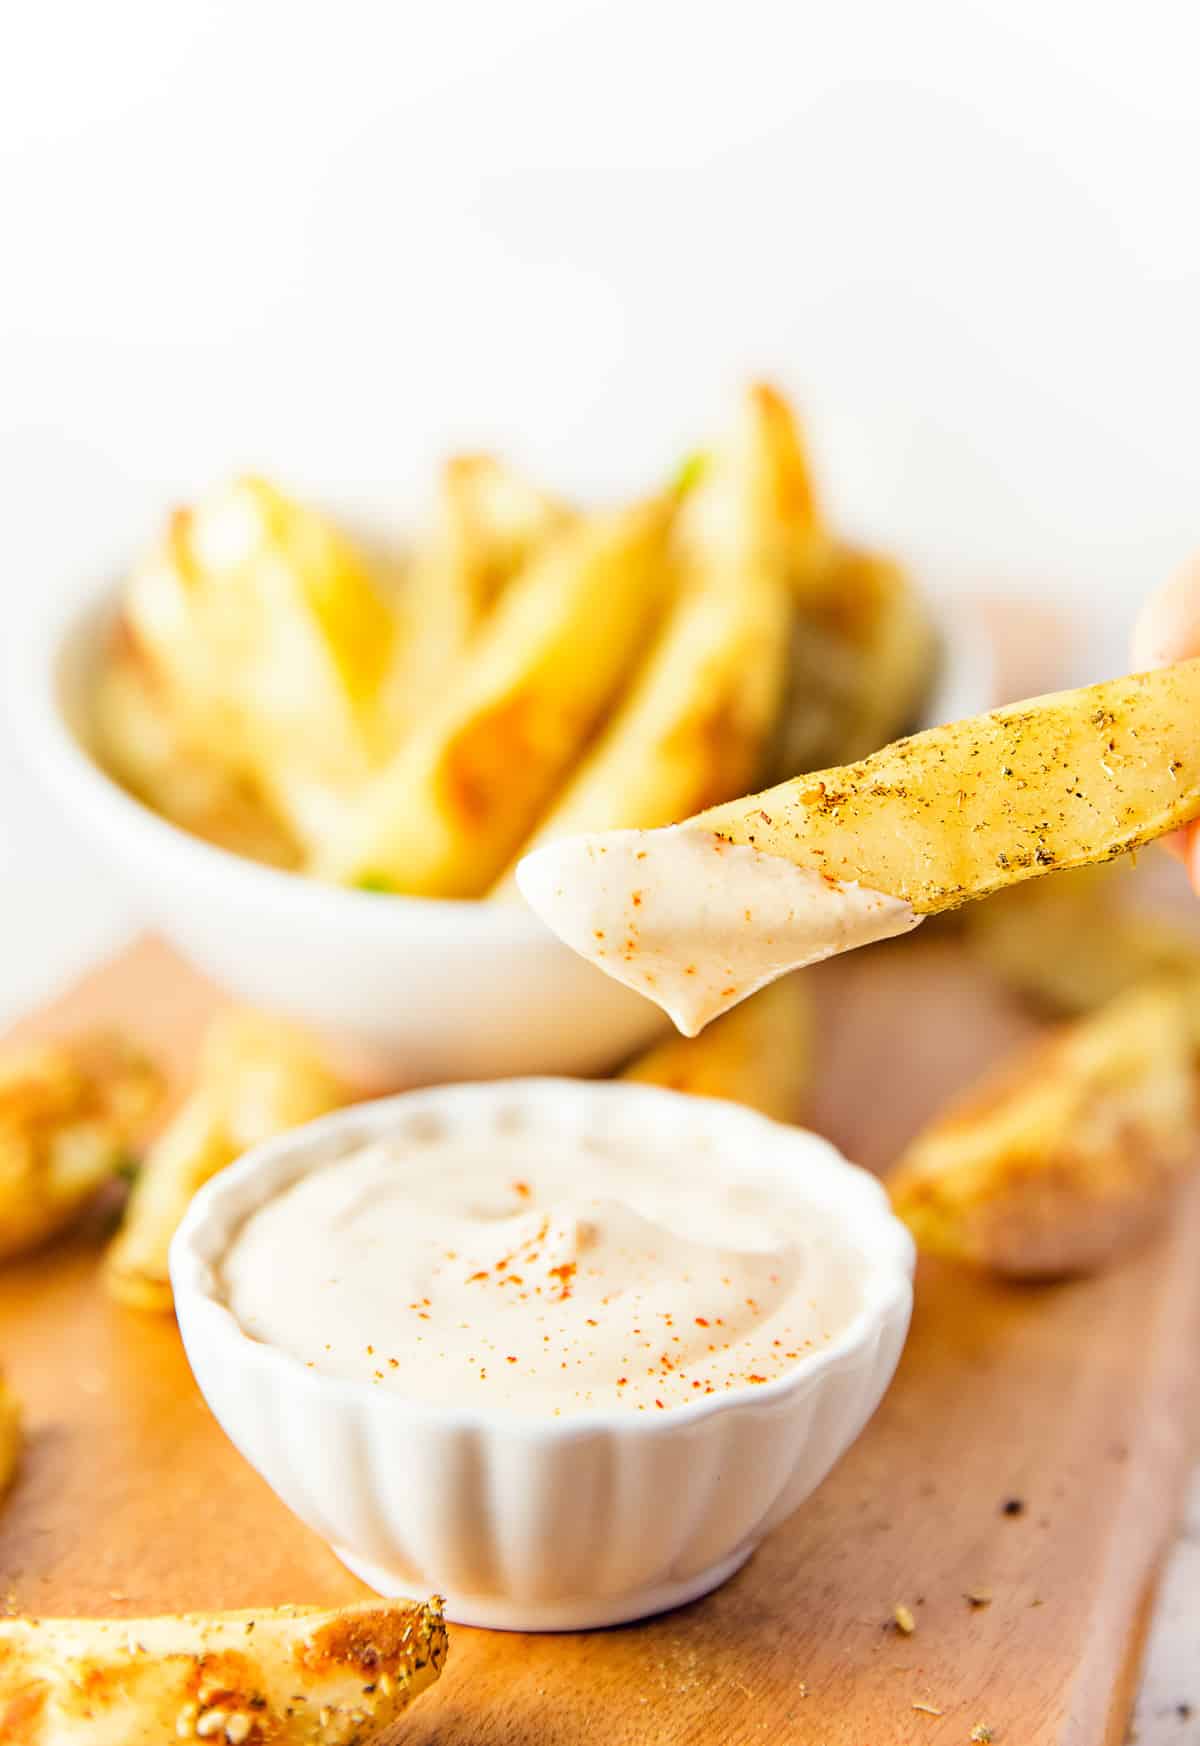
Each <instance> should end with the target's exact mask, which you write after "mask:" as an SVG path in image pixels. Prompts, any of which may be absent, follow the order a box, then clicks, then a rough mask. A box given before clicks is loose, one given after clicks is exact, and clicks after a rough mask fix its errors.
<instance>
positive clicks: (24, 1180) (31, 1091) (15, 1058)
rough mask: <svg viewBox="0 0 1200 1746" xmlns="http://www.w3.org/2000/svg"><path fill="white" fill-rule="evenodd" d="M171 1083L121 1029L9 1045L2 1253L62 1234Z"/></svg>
mask: <svg viewBox="0 0 1200 1746" xmlns="http://www.w3.org/2000/svg"><path fill="white" fill-rule="evenodd" d="M162 1093H163V1082H162V1079H161V1077H160V1075H159V1073H158V1072H157V1070H156V1069H155V1068H154V1067H153V1066H152V1065H151V1063H150V1061H149V1060H148V1059H147V1058H146V1056H145V1055H143V1054H142V1053H141V1051H140V1050H139V1049H137V1048H135V1047H133V1045H132V1044H129V1043H127V1042H125V1041H124V1040H123V1039H122V1038H120V1037H118V1036H110V1035H107V1034H103V1033H100V1034H96V1035H93V1036H81V1037H78V1038H75V1039H74V1040H72V1041H68V1042H61V1043H42V1044H30V1045H27V1046H16V1047H12V1048H9V1049H8V1050H6V1051H4V1053H3V1054H2V1055H0V1261H6V1260H8V1259H10V1258H11V1257H12V1256H14V1255H23V1254H25V1253H26V1252H27V1251H28V1250H30V1249H34V1248H37V1247H38V1245H39V1244H41V1243H44V1242H47V1241H48V1240H49V1239H50V1238H51V1237H54V1236H57V1235H58V1233H59V1232H60V1231H63V1230H65V1229H66V1228H67V1226H68V1225H70V1224H71V1223H72V1222H73V1221H74V1220H75V1219H76V1218H77V1217H78V1216H79V1214H80V1212H81V1211H82V1210H83V1208H84V1207H85V1206H86V1205H87V1203H88V1202H89V1201H90V1200H92V1199H93V1198H94V1196H95V1195H96V1193H97V1191H98V1190H99V1189H100V1188H102V1187H103V1186H104V1184H105V1183H106V1182H108V1181H110V1180H111V1179H112V1178H113V1177H114V1175H115V1174H116V1172H117V1170H118V1169H119V1168H120V1166H121V1165H122V1164H123V1163H125V1162H126V1160H127V1159H128V1156H129V1151H130V1147H131V1146H132V1145H133V1144H134V1142H135V1141H136V1140H137V1139H138V1138H139V1137H140V1136H141V1134H142V1132H143V1130H144V1129H145V1128H146V1125H147V1123H148V1122H149V1120H150V1118H151V1116H152V1115H153V1113H154V1111H155V1108H156V1107H157V1105H158V1103H159V1100H160V1098H161V1097H162Z"/></svg>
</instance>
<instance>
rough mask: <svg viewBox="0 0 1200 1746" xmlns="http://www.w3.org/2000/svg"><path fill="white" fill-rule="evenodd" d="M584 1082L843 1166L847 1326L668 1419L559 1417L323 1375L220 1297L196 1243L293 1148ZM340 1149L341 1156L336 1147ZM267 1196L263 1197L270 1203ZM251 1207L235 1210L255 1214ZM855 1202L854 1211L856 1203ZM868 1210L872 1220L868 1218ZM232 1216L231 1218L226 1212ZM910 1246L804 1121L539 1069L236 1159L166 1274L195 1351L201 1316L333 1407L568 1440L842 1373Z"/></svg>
mask: <svg viewBox="0 0 1200 1746" xmlns="http://www.w3.org/2000/svg"><path fill="white" fill-rule="evenodd" d="M565 1086H571V1087H574V1088H577V1090H578V1091H580V1092H581V1093H582V1095H584V1096H596V1097H600V1098H610V1099H615V1098H620V1099H622V1100H626V1101H633V1100H647V1101H651V1100H652V1101H654V1102H655V1103H657V1104H658V1105H659V1107H660V1108H666V1107H667V1106H668V1104H669V1103H673V1104H677V1105H679V1106H682V1107H684V1108H688V1109H691V1110H693V1112H694V1109H695V1106H697V1105H700V1106H702V1107H704V1108H705V1109H706V1110H707V1112H708V1115H707V1117H706V1119H707V1120H709V1121H712V1120H716V1121H717V1122H726V1123H727V1124H728V1125H731V1126H732V1125H738V1124H744V1126H745V1129H746V1131H747V1132H754V1131H755V1130H757V1131H758V1132H759V1133H760V1134H761V1133H764V1132H767V1133H770V1132H774V1133H776V1134H777V1135H778V1136H781V1137H782V1138H781V1140H780V1141H779V1142H778V1143H780V1144H787V1145H791V1144H796V1145H798V1146H802V1147H803V1148H804V1149H805V1150H806V1151H808V1152H809V1154H810V1156H809V1159H808V1161H807V1162H808V1165H809V1166H810V1167H811V1165H812V1164H813V1163H814V1162H816V1163H818V1165H819V1167H820V1168H822V1169H826V1170H829V1171H830V1172H831V1173H833V1172H836V1173H838V1175H839V1177H840V1180H841V1182H842V1184H843V1185H844V1186H845V1187H846V1188H847V1189H848V1190H849V1192H850V1194H851V1195H852V1197H853V1198H854V1200H855V1201H857V1203H858V1204H857V1205H856V1206H855V1207H854V1208H853V1211H854V1214H855V1215H856V1219H857V1220H859V1221H860V1222H857V1223H856V1225H855V1229H854V1232H853V1234H852V1236H851V1237H850V1240H848V1241H847V1244H846V1246H847V1248H848V1249H850V1250H852V1251H856V1252H857V1253H858V1254H859V1255H860V1256H862V1257H863V1258H864V1260H865V1262H866V1266H865V1268H864V1281H863V1301H862V1303H861V1304H860V1306H859V1307H858V1309H857V1310H856V1311H855V1312H854V1314H853V1315H852V1316H851V1318H850V1320H849V1321H848V1322H847V1324H846V1326H845V1327H844V1328H843V1329H842V1330H841V1331H840V1332H839V1333H838V1334H837V1335H836V1336H835V1337H834V1338H833V1339H832V1340H830V1341H829V1342H828V1343H827V1344H826V1345H824V1346H822V1347H821V1348H820V1350H818V1351H815V1352H812V1353H808V1354H806V1355H805V1356H804V1357H803V1358H801V1359H799V1360H798V1361H797V1362H796V1363H794V1364H793V1365H791V1366H790V1368H789V1369H788V1370H786V1371H785V1372H784V1373H783V1374H782V1375H780V1376H778V1377H776V1378H775V1379H773V1380H772V1381H771V1382H767V1383H759V1384H755V1385H753V1386H750V1385H747V1386H746V1387H745V1388H736V1389H731V1390H728V1391H726V1392H724V1393H722V1394H720V1395H714V1396H706V1397H705V1398H704V1399H701V1400H698V1401H695V1402H687V1403H685V1404H684V1405H682V1406H677V1407H672V1408H671V1409H670V1411H669V1412H667V1413H664V1414H662V1415H658V1414H654V1415H643V1414H638V1413H631V1412H622V1411H620V1410H612V1411H608V1410H605V1411H588V1412H586V1413H578V1414H574V1415H570V1416H564V1417H562V1418H553V1417H548V1418H543V1417H538V1416H536V1415H527V1414H524V1413H520V1412H517V1411H513V1410H511V1409H507V1408H504V1407H498V1406H497V1407H484V1406H476V1405H474V1404H469V1405H462V1404H458V1403H452V1404H445V1403H438V1402H431V1401H422V1400H419V1399H416V1398H413V1397H410V1396H405V1395H403V1394H400V1393H398V1392H397V1391H396V1390H393V1389H387V1390H384V1389H380V1388H378V1387H377V1386H376V1385H374V1384H373V1383H371V1382H366V1381H359V1380H357V1379H355V1378H350V1377H336V1376H327V1375H325V1374H323V1373H321V1372H319V1371H316V1370H314V1369H309V1368H308V1367H307V1365H306V1364H305V1363H304V1362H303V1361H302V1360H301V1359H299V1358H297V1357H295V1356H293V1355H292V1354H291V1353H289V1352H285V1351H283V1350H282V1349H281V1348H279V1347H277V1346H272V1345H271V1344H270V1343H269V1342H266V1341H261V1340H256V1339H255V1338H254V1337H253V1336H252V1335H250V1334H247V1333H246V1332H245V1330H244V1329H243V1328H242V1327H241V1326H240V1325H239V1323H238V1321H237V1319H236V1317H235V1316H234V1314H233V1311H232V1310H231V1309H230V1307H229V1306H228V1305H227V1304H224V1303H222V1302H221V1301H220V1298H219V1297H218V1295H217V1293H216V1291H215V1289H214V1285H213V1279H212V1271H213V1264H212V1262H211V1261H210V1260H209V1259H208V1258H207V1257H206V1256H205V1255H204V1254H202V1253H201V1252H200V1251H199V1249H198V1247H197V1245H198V1243H199V1242H200V1241H201V1240H202V1239H203V1238H204V1237H205V1235H206V1234H207V1227H208V1226H209V1224H210V1223H211V1221H212V1220H213V1219H214V1218H215V1217H219V1216H220V1214H221V1211H222V1205H221V1203H222V1200H223V1199H224V1198H225V1197H227V1196H229V1195H230V1194H233V1193H236V1192H237V1190H238V1189H239V1188H241V1187H242V1186H243V1185H244V1184H245V1183H246V1182H247V1180H252V1179H253V1178H254V1177H255V1176H256V1175H258V1174H260V1173H261V1172H263V1171H265V1170H269V1169H270V1167H271V1166H273V1165H275V1164H276V1163H277V1162H278V1161H279V1160H281V1159H283V1158H285V1157H287V1156H288V1155H289V1154H290V1153H291V1152H293V1151H294V1149H295V1147H296V1146H297V1144H303V1145H306V1146H311V1147H313V1148H314V1149H317V1150H318V1151H319V1148H320V1147H321V1144H322V1142H323V1141H324V1140H325V1139H326V1138H328V1137H332V1136H335V1135H337V1134H339V1133H341V1132H342V1130H343V1129H347V1128H348V1129H351V1130H352V1131H353V1129H354V1127H355V1124H357V1123H361V1124H362V1127H361V1129H360V1132H361V1137H362V1139H363V1140H364V1141H367V1140H369V1139H372V1138H379V1137H382V1135H383V1134H384V1133H385V1132H386V1127H387V1124H388V1121H389V1120H390V1118H391V1116H392V1112H393V1110H395V1109H396V1108H397V1106H403V1107H404V1108H407V1109H412V1108H414V1106H416V1105H417V1104H418V1103H419V1102H421V1101H435V1102H436V1101H438V1100H439V1099H441V1098H443V1097H445V1096H447V1095H453V1096H461V1095H463V1094H468V1095H472V1096H478V1097H486V1096H488V1095H500V1094H503V1095H504V1096H506V1097H511V1096H512V1095H513V1094H514V1093H520V1094H525V1095H532V1096H535V1097H545V1096H548V1095H549V1094H551V1093H554V1094H561V1091H562V1088H563V1087H565ZM334 1156H336V1154H334ZM332 1161H333V1157H332V1156H331V1157H330V1158H323V1157H321V1156H319V1155H318V1156H314V1158H313V1160H312V1163H311V1165H309V1166H304V1165H302V1166H301V1168H300V1169H299V1170H298V1171H297V1176H296V1177H295V1178H293V1180H296V1179H298V1178H299V1176H301V1175H303V1174H305V1173H306V1169H307V1168H311V1169H319V1168H321V1167H322V1165H323V1164H324V1163H326V1162H332ZM268 1198H269V1194H264V1195H263V1197H262V1199H261V1200H260V1201H258V1202H257V1203H256V1204H257V1205H262V1204H264V1203H265V1201H266V1199H268ZM249 1210H250V1209H246V1210H245V1211H243V1212H242V1213H241V1214H240V1218H245V1217H246V1216H249ZM849 1210H850V1209H847V1211H849ZM864 1214H865V1218H864V1217H863V1215H864ZM227 1217H228V1215H227ZM864 1225H866V1226H867V1228H868V1229H869V1230H870V1234H871V1242H870V1244H869V1245H868V1244H867V1243H865V1242H863V1241H860V1240H858V1239H859V1238H861V1237H862V1234H863V1229H864ZM231 1236H232V1232H231V1230H230V1229H229V1227H228V1224H227V1225H226V1228H225V1231H224V1233H223V1234H222V1236H221V1237H220V1238H219V1239H218V1240H219V1241H222V1242H224V1243H225V1244H227V1243H228V1242H229V1240H230V1238H231ZM914 1266H915V1247H914V1245H913V1241H912V1238H911V1236H910V1235H909V1233H908V1231H907V1230H906V1229H905V1227H904V1226H903V1225H902V1224H901V1222H900V1221H899V1219H897V1218H896V1216H895V1214H894V1213H893V1212H892V1211H891V1210H890V1205H889V1202H888V1198H887V1191H886V1189H885V1188H884V1186H883V1184H882V1182H881V1181H880V1180H879V1178H878V1177H876V1176H874V1175H873V1174H872V1173H871V1172H870V1171H868V1170H866V1169H864V1168H863V1167H862V1166H861V1165H857V1164H854V1163H852V1162H851V1161H850V1160H849V1159H847V1158H846V1157H844V1156H843V1154H842V1153H841V1152H840V1151H839V1150H838V1149H837V1147H836V1146H834V1145H833V1144H832V1142H830V1141H829V1140H826V1139H825V1138H824V1137H823V1136H821V1135H819V1134H815V1133H813V1132H812V1131H811V1130H809V1129H807V1128H796V1127H790V1126H789V1125H787V1124H785V1123H782V1122H777V1121H774V1120H772V1119H771V1118H770V1117H768V1116H765V1115H763V1114H761V1113H760V1112H758V1111H756V1110H752V1109H749V1108H747V1107H746V1106H744V1105H740V1104H735V1103H732V1102H727V1101H724V1100H720V1099H715V1098H697V1097H695V1096H693V1095H691V1094H690V1093H684V1092H677V1091H671V1090H669V1089H667V1088H665V1087H660V1086H653V1085H635V1084H628V1083H623V1082H621V1081H614V1080H585V1079H578V1080H573V1079H569V1078H565V1077H554V1076H542V1077H530V1078H521V1079H504V1080H491V1081H486V1080H485V1081H465V1082H462V1083H459V1084H453V1083H450V1084H440V1085H435V1086H424V1087H420V1088H417V1089H414V1090H410V1091H403V1092H398V1093H396V1094H394V1095H393V1096H391V1097H385V1098H379V1099H375V1100H373V1101H371V1102H366V1103H358V1104H352V1105H349V1106H347V1107H346V1108H344V1109H340V1110H335V1111H333V1112H332V1113H331V1114H330V1115H326V1116H322V1117H320V1118H319V1119H318V1120H316V1121H314V1122H309V1123H307V1124H305V1125H304V1126H303V1127H300V1128H295V1129H292V1130H290V1131H289V1132H288V1133H286V1134H282V1135H279V1136H277V1137H276V1138H275V1139H272V1140H268V1141H266V1142H264V1143H263V1144H262V1145H260V1146H256V1147H254V1148H253V1149H252V1150H251V1151H249V1152H247V1153H246V1154H244V1156H243V1157H241V1158H240V1159H238V1160H237V1161H236V1163H234V1164H231V1165H230V1166H229V1167H228V1168H227V1169H225V1170H223V1171H221V1172H220V1173H219V1174H218V1175H217V1176H215V1177H214V1178H212V1180H211V1181H210V1182H208V1183H207V1184H205V1186H204V1187H203V1188H201V1189H200V1191H199V1192H198V1193H197V1195H196V1196H194V1198H193V1200H192V1203H191V1205H190V1206H189V1208H188V1211H187V1213H186V1214H185V1216H184V1219H183V1221H182V1223H181V1224H180V1227H179V1229H178V1231H177V1232H176V1234H175V1237H174V1240H173V1242H172V1244H171V1256H170V1274H171V1281H172V1286H173V1289H174V1293H175V1298H176V1308H177V1313H178V1315H179V1321H180V1328H181V1332H182V1333H183V1337H184V1343H185V1346H186V1347H188V1348H189V1353H190V1331H191V1330H192V1329H193V1328H194V1327H195V1326H196V1325H197V1324H198V1323H200V1322H203V1325H204V1330H205V1332H206V1334H208V1335H209V1336H211V1337H212V1338H215V1339H218V1340H220V1341H221V1342H222V1344H223V1346H224V1349H225V1351H226V1353H227V1354H229V1355H230V1356H231V1357H236V1359H237V1361H238V1362H240V1363H242V1364H243V1365H245V1364H249V1365H252V1366H255V1367H257V1368H259V1369H260V1370H261V1371H263V1372H265V1373H269V1374H273V1375H275V1376H276V1377H278V1378H281V1379H282V1380H283V1381H284V1382H285V1383H287V1384H289V1385H290V1384H298V1385H300V1386H302V1387H303V1388H305V1389H307V1390H309V1391H311V1392H313V1393H314V1394H317V1395H319V1396H320V1397H321V1398H322V1399H323V1400H325V1401H326V1402H329V1403H331V1404H332V1403H338V1404H343V1405H355V1406H359V1407H362V1406H366V1407H367V1408H368V1410H370V1411H373V1412H378V1413H385V1414H391V1415H395V1416H398V1417H403V1419H404V1420H405V1421H406V1422H409V1423H411V1422H413V1421H425V1422H427V1423H430V1424H435V1423H436V1424H439V1425H448V1426H453V1427H455V1428H457V1429H467V1428H473V1429H480V1428H484V1427H486V1428H489V1429H491V1430H493V1431H495V1430H496V1429H497V1428H500V1427H502V1428H503V1430H504V1432H505V1434H507V1435H512V1436H515V1437H523V1438H527V1439H535V1440H540V1439H543V1438H551V1439H553V1440H555V1441H570V1440H573V1439H578V1438H583V1437H586V1436H589V1435H596V1434H599V1433H606V1434H612V1433H621V1432H624V1433H628V1434H632V1435H661V1434H662V1433H663V1431H664V1430H671V1431H674V1430H679V1431H683V1430H685V1429H688V1428H691V1427H693V1426H696V1425H698V1424H700V1423H702V1422H704V1421H705V1420H707V1419H709V1418H712V1417H715V1416H717V1415H719V1414H722V1413H727V1412H730V1411H733V1410H739V1409H750V1410H755V1411H765V1410H768V1409H770V1408H772V1407H775V1406H777V1405H779V1404H780V1403H781V1402H782V1401H784V1400H786V1399H788V1398H790V1397H793V1396H795V1395H797V1394H807V1393H808V1392H809V1390H810V1389H811V1388H813V1387H816V1386H819V1385H820V1384H821V1382H822V1381H823V1379H824V1378H825V1377H826V1376H827V1375H828V1374H829V1373H831V1372H834V1371H839V1370H843V1369H844V1368H845V1366H846V1364H847V1362H848V1361H850V1360H852V1359H853V1358H854V1357H855V1356H856V1355H857V1354H859V1353H861V1352H864V1351H867V1350H869V1349H870V1348H872V1346H873V1345H874V1344H875V1343H876V1341H877V1339H878V1335H879V1333H880V1332H881V1331H882V1329H883V1328H884V1327H885V1326H886V1325H887V1323H888V1322H889V1320H890V1319H891V1318H892V1317H893V1316H894V1315H895V1314H896V1313H897V1312H898V1311H903V1313H904V1314H905V1315H906V1316H907V1314H908V1313H909V1310H910V1308H911V1299H912V1276H913V1270H914Z"/></svg>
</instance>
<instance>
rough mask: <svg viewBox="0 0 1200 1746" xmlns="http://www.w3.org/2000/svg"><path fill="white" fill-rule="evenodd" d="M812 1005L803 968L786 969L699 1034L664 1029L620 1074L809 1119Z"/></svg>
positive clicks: (790, 1118) (777, 1115)
mask: <svg viewBox="0 0 1200 1746" xmlns="http://www.w3.org/2000/svg"><path fill="white" fill-rule="evenodd" d="M813 1028H814V1027H813V1010H812V1001H811V997H810V995H809V992H808V985H807V984H806V983H805V981H804V979H803V977H801V976H784V977H781V978H780V980H779V981H778V982H773V983H771V985H770V987H769V988H763V989H761V990H760V991H759V993H757V994H753V995H751V996H750V999H749V1000H746V1001H743V1003H742V1005H741V1006H738V1007H735V1008H734V1010H733V1011H732V1012H730V1013H726V1015H725V1017H724V1018H719V1019H715V1020H714V1021H713V1023H712V1024H711V1025H709V1027H708V1029H707V1030H706V1031H704V1032H703V1033H702V1034H701V1035H700V1036H698V1037H679V1036H672V1037H664V1039H663V1041H662V1042H661V1043H656V1044H655V1045H654V1046H653V1047H652V1048H650V1049H648V1050H647V1051H646V1052H645V1054H644V1055H639V1056H638V1057H637V1059H636V1060H635V1061H631V1062H630V1064H629V1066H628V1067H626V1068H625V1070H624V1072H623V1073H622V1074H621V1076H620V1077H621V1078H622V1079H630V1080H633V1081H634V1082H635V1083H636V1084H638V1085H662V1086H665V1087H666V1088H667V1090H669V1091H686V1092H688V1093H689V1094H690V1095H691V1096H692V1097H720V1098H726V1099H728V1100H729V1101H730V1102H731V1103H744V1104H747V1105H749V1107H750V1108H751V1109H756V1110H759V1111H761V1113H762V1114H763V1115H767V1116H771V1117H772V1118H773V1119H774V1120H775V1121H777V1122H800V1121H802V1120H803V1119H804V1113H805V1109H806V1107H807V1104H808V1097H809V1092H810V1091H811V1089H812V1078H813Z"/></svg>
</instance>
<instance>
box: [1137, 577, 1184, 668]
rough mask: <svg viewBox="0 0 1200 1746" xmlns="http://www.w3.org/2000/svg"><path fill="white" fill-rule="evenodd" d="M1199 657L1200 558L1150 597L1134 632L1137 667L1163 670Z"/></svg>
mask: <svg viewBox="0 0 1200 1746" xmlns="http://www.w3.org/2000/svg"><path fill="white" fill-rule="evenodd" d="M1196 654H1200V558H1193V559H1192V561H1191V562H1190V563H1188V564H1185V565H1184V567H1183V569H1182V570H1180V572H1179V573H1178V575H1176V576H1174V577H1173V578H1172V579H1171V581H1170V582H1168V583H1167V584H1166V586H1165V587H1163V588H1160V589H1159V590H1158V591H1157V593H1155V594H1152V595H1151V596H1150V599H1149V600H1148V601H1147V602H1146V604H1145V606H1144V607H1143V608H1142V611H1141V613H1140V614H1139V616H1138V620H1137V623H1136V624H1135V626H1134V630H1133V662H1134V666H1135V667H1137V668H1148V667H1163V666H1166V664H1167V663H1168V662H1169V661H1184V660H1187V659H1188V658H1189V656H1192V655H1196Z"/></svg>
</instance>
